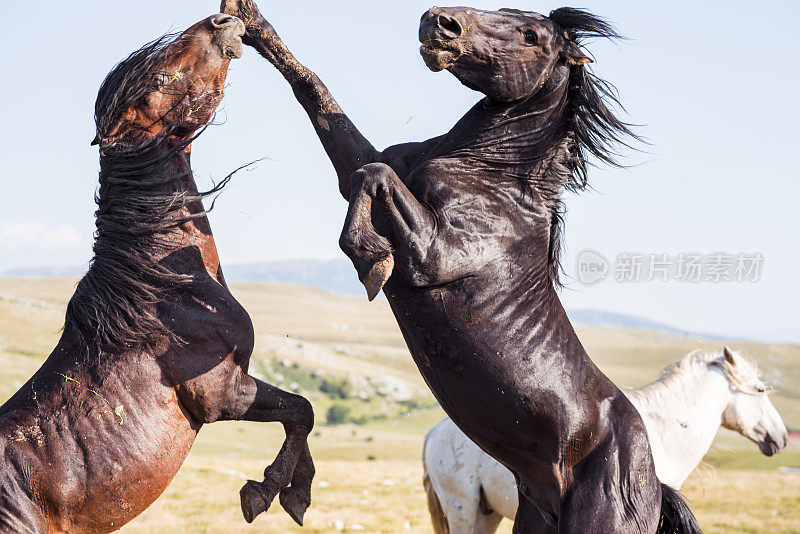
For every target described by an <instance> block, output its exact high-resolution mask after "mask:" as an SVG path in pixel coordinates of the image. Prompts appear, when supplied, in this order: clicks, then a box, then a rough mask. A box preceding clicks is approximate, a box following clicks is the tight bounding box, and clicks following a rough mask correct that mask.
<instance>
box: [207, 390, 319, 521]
mask: <svg viewBox="0 0 800 534" xmlns="http://www.w3.org/2000/svg"><path fill="white" fill-rule="evenodd" d="M236 389H237V391H236V395H235V396H234V397H233V398H232V399H231V402H230V406H229V407H227V408H228V409H227V410H225V411H224V415H223V417H222V419H224V420H233V421H258V422H273V421H277V422H280V423H281V424H283V427H284V429H285V430H286V440H285V441H284V442H283V446H282V447H281V450H280V452H278V455H277V456H276V457H275V460H274V461H273V462H272V464H270V465H269V466H268V467H267V468H266V469H265V470H264V481H263V482H256V481H255V480H248V481H247V483H246V484H245V485H244V486H243V487H242V489H241V491H240V492H239V496H240V498H241V505H242V515H244V518H245V520H246V521H247V522H248V523H252V521H253V520H254V519H255V518H256V516H257V515H258V514H260V513H262V512H265V511H267V509H268V508H269V506H270V504H271V503H272V501H273V500H274V499H275V496H276V495H278V493H279V492H280V493H281V499H280V502H281V505H282V506H283V507H284V509H285V510H286V511H287V512H288V513H289V515H290V516H291V517H292V519H294V520H295V521H296V522H297V523H298V524H300V525H302V524H303V515H304V514H305V511H306V509H307V508H308V507H309V505H310V504H311V480H312V479H313V478H314V463H313V461H312V460H311V453H310V452H309V449H308V441H307V439H308V434H309V433H311V429H312V428H313V426H314V412H313V409H312V407H311V403H309V402H308V400H306V399H305V398H303V397H301V396H299V395H295V394H293V393H288V392H286V391H283V390H281V389H279V388H276V387H275V386H271V385H269V384H267V383H265V382H262V381H260V380H257V379H255V378H252V377H250V376H248V375H243V378H242V380H240V381H239V384H238V385H237V388H236ZM290 484H291V486H290ZM287 486H288V487H287Z"/></svg>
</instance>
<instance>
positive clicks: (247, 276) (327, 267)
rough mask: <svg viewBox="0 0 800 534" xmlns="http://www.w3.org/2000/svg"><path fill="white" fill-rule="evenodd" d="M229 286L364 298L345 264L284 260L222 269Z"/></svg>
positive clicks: (358, 283) (351, 268)
mask: <svg viewBox="0 0 800 534" xmlns="http://www.w3.org/2000/svg"><path fill="white" fill-rule="evenodd" d="M223 272H224V274H225V278H226V279H227V280H229V281H231V282H272V283H277V284H296V285H301V286H309V287H316V288H318V289H325V290H327V291H332V292H334V293H339V294H341V295H358V296H361V295H363V294H364V286H362V285H361V282H359V281H358V277H357V276H356V271H355V269H353V265H352V264H351V263H350V262H349V261H347V260H328V261H321V260H287V261H270V262H262V263H246V264H238V265H237V264H234V265H225V266H223Z"/></svg>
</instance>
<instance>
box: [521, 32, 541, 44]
mask: <svg viewBox="0 0 800 534" xmlns="http://www.w3.org/2000/svg"><path fill="white" fill-rule="evenodd" d="M522 35H523V36H524V37H525V42H526V43H527V44H529V45H535V44H536V43H538V42H539V36H538V35H536V32H535V31H533V30H525V32H524V33H523V34H522Z"/></svg>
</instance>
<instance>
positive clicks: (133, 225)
mask: <svg viewBox="0 0 800 534" xmlns="http://www.w3.org/2000/svg"><path fill="white" fill-rule="evenodd" d="M243 34H244V26H243V24H242V22H241V21H240V20H239V19H237V18H235V17H233V16H230V15H224V14H218V15H214V16H211V17H209V18H207V19H204V20H202V21H200V22H198V23H197V24H195V25H194V26H192V27H191V28H189V29H188V30H186V31H185V32H184V33H182V34H181V35H179V36H178V37H177V38H175V39H174V40H170V39H169V38H167V37H164V38H161V39H158V40H156V41H154V42H152V43H150V44H148V45H146V46H145V47H144V48H142V49H141V50H139V51H137V52H135V53H134V54H132V55H131V56H130V57H129V58H128V59H126V60H125V61H123V62H122V63H120V64H119V65H118V66H117V67H115V68H114V70H113V71H112V72H111V73H110V74H109V75H108V77H107V78H106V80H105V82H104V83H103V85H102V87H101V89H100V92H99V94H98V99H97V105H96V117H95V118H96V123H97V138H96V139H95V141H94V142H93V144H99V146H100V166H101V171H100V189H99V191H98V195H97V202H98V210H97V213H96V216H97V232H96V241H95V245H94V253H95V255H94V259H93V261H92V265H91V267H90V269H89V271H88V273H87V274H86V276H85V277H84V278H83V279H82V280H81V282H80V283H79V284H78V287H77V290H76V292H75V294H74V296H73V297H72V299H71V300H70V302H69V305H68V309H67V317H66V322H65V325H64V331H63V335H62V337H61V339H60V341H59V343H58V345H57V346H56V348H55V349H54V350H53V352H52V353H51V354H50V356H49V357H48V358H47V360H46V361H45V363H44V364H43V365H42V367H41V368H40V369H39V370H38V371H37V372H36V373H35V374H34V376H33V377H32V378H31V379H30V380H29V381H28V382H27V383H26V384H25V385H24V386H23V387H22V388H21V389H20V390H19V391H18V392H17V393H16V394H15V395H14V396H13V397H12V398H11V399H10V400H9V401H8V402H6V403H5V404H4V405H3V406H2V407H0V454H1V455H2V458H3V460H4V463H3V468H2V471H0V532H3V533H16V534H19V533H36V534H39V533H45V532H93V533H94V532H96V533H100V532H111V531H114V530H117V529H119V528H120V527H121V526H122V525H124V524H125V523H127V522H128V521H130V520H131V519H133V518H134V517H136V516H137V515H138V514H139V513H141V512H142V511H143V510H144V509H145V508H147V507H148V506H149V505H150V504H151V503H152V502H153V501H154V500H155V499H156V498H157V497H158V496H159V495H160V494H161V493H162V492H163V491H164V489H165V488H166V487H167V485H168V484H169V483H170V481H171V480H172V479H173V477H174V476H175V474H176V473H177V471H178V469H179V468H180V466H181V464H182V463H183V461H184V459H185V458H186V455H187V454H188V452H189V449H190V448H191V446H192V443H193V441H194V438H195V436H196V434H197V432H198V431H199V430H200V428H201V427H202V425H203V424H204V423H211V422H214V421H218V420H232V419H235V420H248V421H280V422H282V423H283V424H284V426H285V428H286V432H287V439H286V442H285V443H284V447H283V448H282V449H281V451H280V453H279V454H278V456H277V458H276V459H275V462H274V463H273V464H272V465H271V466H269V467H268V468H267V469H266V471H265V473H264V477H265V480H264V482H263V483H261V482H254V481H250V482H248V483H247V484H246V485H245V487H244V488H243V489H242V494H241V497H242V509H243V512H244V514H245V518H246V519H247V520H249V521H251V520H252V519H253V517H254V516H255V515H257V514H258V513H259V512H261V511H263V510H265V509H266V507H267V506H269V504H270V502H271V501H272V500H273V498H274V497H275V495H277V494H278V492H280V496H281V503H282V504H283V505H284V507H285V508H286V509H287V511H289V513H290V514H291V515H292V516H293V517H294V518H295V519H296V520H298V521H301V520H302V515H303V512H304V511H305V509H306V507H307V506H308V504H309V503H310V498H311V497H310V485H311V479H312V477H313V474H314V467H313V463H312V461H311V456H310V454H309V449H308V445H307V443H306V438H307V436H308V433H309V432H310V430H311V427H312V425H313V413H312V410H311V405H310V404H309V403H308V401H306V400H305V399H303V398H302V397H299V396H297V395H293V394H290V393H286V392H283V391H281V390H279V389H277V388H274V387H273V386H270V385H269V384H265V383H263V382H260V381H258V380H256V379H254V378H252V377H250V376H248V375H247V369H248V362H249V359H250V354H251V351H252V349H253V327H252V323H251V322H250V318H249V316H248V314H247V312H246V311H245V310H244V309H243V308H242V306H241V305H239V303H238V302H237V301H236V299H234V298H233V296H232V295H231V293H230V291H229V290H228V288H227V286H226V284H225V280H224V278H223V275H222V272H221V270H220V265H219V258H218V255H217V250H216V246H215V244H214V238H213V236H212V234H211V228H210V226H209V223H208V219H207V217H206V212H205V210H204V208H203V205H202V199H203V198H204V197H205V196H207V195H208V194H209V193H213V192H216V191H217V190H219V188H220V187H221V186H222V185H224V183H223V184H220V185H219V186H217V187H215V188H214V189H212V191H210V192H206V193H200V192H198V190H197V188H196V186H195V182H194V179H193V177H192V173H191V166H190V153H191V142H192V140H193V139H194V138H195V137H196V132H197V131H198V130H199V129H201V128H203V127H205V125H206V124H207V123H208V122H209V121H210V120H211V118H212V116H213V113H214V111H215V109H216V107H217V105H218V104H219V102H220V100H221V98H222V91H223V86H224V83H225V78H226V75H227V70H228V65H229V63H230V60H231V59H233V58H237V57H240V56H241V54H242V42H241V36H242V35H243Z"/></svg>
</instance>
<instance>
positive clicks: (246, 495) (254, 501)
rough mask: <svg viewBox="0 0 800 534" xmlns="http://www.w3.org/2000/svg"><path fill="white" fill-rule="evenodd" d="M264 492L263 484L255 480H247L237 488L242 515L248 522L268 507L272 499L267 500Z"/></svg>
mask: <svg viewBox="0 0 800 534" xmlns="http://www.w3.org/2000/svg"><path fill="white" fill-rule="evenodd" d="M264 493H265V492H264V485H263V484H262V483H260V482H256V481H255V480H248V481H247V482H246V483H245V485H244V486H242V489H240V490H239V499H240V501H241V505H242V515H243V516H244V520H245V521H247V522H248V523H252V522H253V520H254V519H255V518H256V516H258V514H260V513H262V512H266V511H267V510H268V509H269V505H270V503H272V499H269V500H267V499H266V497H265V495H264Z"/></svg>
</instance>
